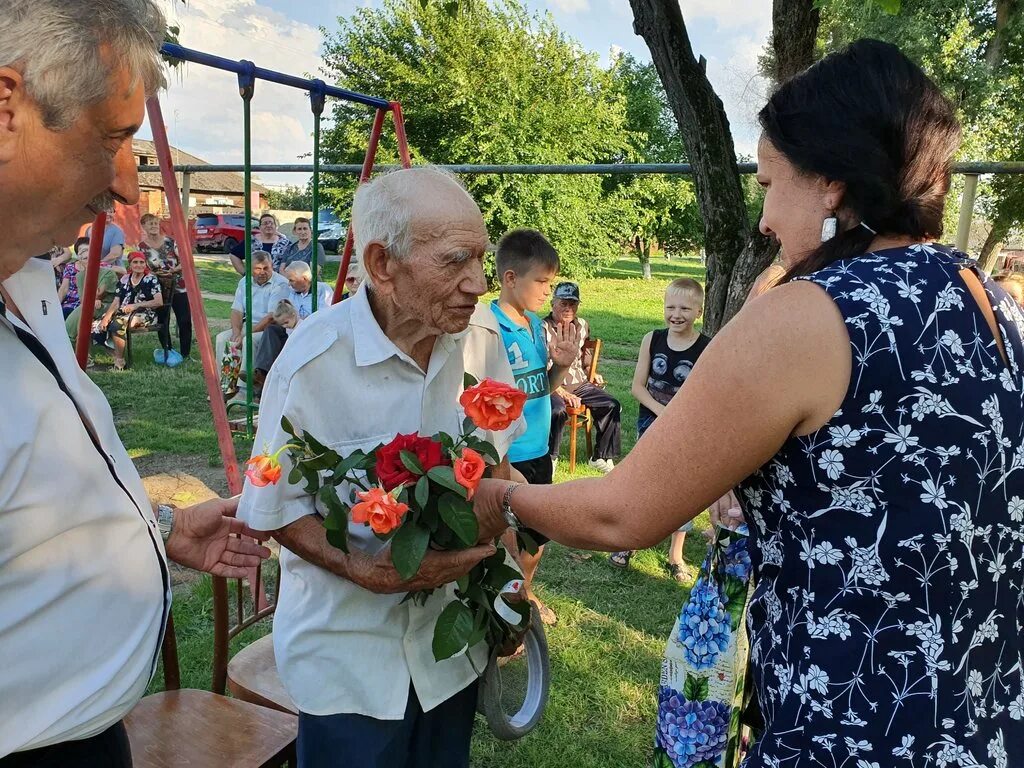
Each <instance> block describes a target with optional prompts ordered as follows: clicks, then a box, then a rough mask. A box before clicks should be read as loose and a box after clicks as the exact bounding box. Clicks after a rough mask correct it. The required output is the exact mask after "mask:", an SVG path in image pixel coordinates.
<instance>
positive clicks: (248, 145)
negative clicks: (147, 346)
mask: <svg viewBox="0 0 1024 768" xmlns="http://www.w3.org/2000/svg"><path fill="white" fill-rule="evenodd" d="M239 63H240V64H241V65H242V66H243V67H244V68H245V69H244V71H243V72H239V73H238V92H239V94H240V95H241V97H242V153H243V154H242V158H243V160H242V162H243V163H244V169H243V171H242V178H243V182H242V188H243V193H244V195H245V203H244V207H245V224H244V226H245V381H246V387H245V426H246V434H247V435H248V436H249V437H252V436H253V418H252V412H253V369H252V365H253V348H252V224H251V222H252V202H251V199H250V197H251V194H252V141H251V139H252V137H251V135H250V124H249V107H250V104H251V102H252V96H253V93H254V92H255V90H256V76H255V70H256V65H255V64H253V63H252V62H251V61H241V62H239Z"/></svg>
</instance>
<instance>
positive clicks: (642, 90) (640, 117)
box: [605, 54, 703, 279]
mask: <svg viewBox="0 0 1024 768" xmlns="http://www.w3.org/2000/svg"><path fill="white" fill-rule="evenodd" d="M612 74H613V77H614V79H615V87H616V89H617V90H618V91H619V92H620V93H621V94H622V97H623V98H624V99H625V103H626V121H627V126H628V128H629V147H628V149H627V152H626V153H625V154H623V155H622V156H620V157H617V158H614V159H615V160H621V161H626V162H640V163H669V162H682V161H683V160H685V152H684V149H683V142H682V138H681V137H680V135H679V128H678V126H677V125H676V124H675V120H674V119H673V117H672V113H671V111H670V110H669V108H668V102H667V100H666V98H665V90H664V88H662V86H661V81H660V80H659V79H658V73H657V71H656V70H655V68H654V65H653V64H645V63H641V62H639V61H637V60H636V59H635V58H633V57H632V56H630V55H628V54H625V55H622V56H619V57H618V58H617V60H616V61H615V62H613V64H612ZM605 186H606V189H609V190H610V191H612V192H613V193H614V194H616V195H618V196H620V198H621V199H622V201H623V204H624V205H625V206H628V211H629V215H628V220H629V222H630V233H629V245H630V247H631V248H632V250H633V252H634V253H635V254H636V256H637V258H638V259H639V261H640V264H641V267H642V269H643V276H644V278H645V279H650V277H651V248H652V246H653V245H654V244H655V243H658V244H660V245H661V246H662V247H663V248H665V249H666V254H670V253H672V252H681V251H684V250H687V249H690V248H694V247H699V246H700V244H701V243H702V241H703V232H702V227H701V224H700V214H699V211H698V210H697V198H696V196H695V195H694V191H693V184H692V182H690V181H689V180H688V179H685V178H683V177H681V176H636V177H633V178H627V177H622V176H611V177H609V178H608V180H607V181H606V184H605Z"/></svg>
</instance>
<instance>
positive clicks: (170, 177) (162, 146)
mask: <svg viewBox="0 0 1024 768" xmlns="http://www.w3.org/2000/svg"><path fill="white" fill-rule="evenodd" d="M146 111H147V113H148V114H149V126H150V128H151V129H152V131H153V145H154V146H155V147H156V156H157V161H158V162H159V164H160V177H161V179H162V180H163V185H164V194H165V195H166V197H167V207H168V208H169V209H170V214H171V231H172V232H173V233H174V240H175V242H176V243H177V246H178V258H179V259H180V260H181V267H182V269H181V274H182V277H183V278H184V279H185V289H186V290H187V292H188V303H189V308H190V309H191V310H192V324H193V326H194V327H195V329H196V343H197V344H198V345H199V355H200V357H201V358H202V361H203V379H204V380H205V382H206V392H207V394H209V396H210V410H211V411H213V426H214V429H215V430H216V432H217V445H218V447H219V448H220V458H221V461H222V462H223V463H224V474H225V475H226V476H227V480H228V491H229V493H230V494H231V495H232V496H234V495H235V494H238V493H241V492H242V477H241V474H240V473H239V471H238V458H237V457H236V455H235V443H234V440H233V439H232V437H231V426H230V425H229V424H228V412H227V408H226V407H225V405H224V396H223V394H222V393H221V390H220V378H219V375H218V364H217V361H216V360H214V357H213V355H214V351H213V341H212V340H211V339H210V328H209V324H208V323H207V320H206V308H205V307H204V306H203V295H202V293H200V290H199V276H198V274H197V273H196V264H195V260H194V259H193V258H192V241H191V240H190V239H189V234H188V223H187V222H186V221H185V211H184V209H183V208H182V207H181V193H180V192H179V191H178V180H177V179H176V178H175V177H174V162H173V160H172V159H171V147H170V144H169V143H168V141H167V129H166V128H165V127H164V118H163V113H162V111H161V109H160V101H159V100H158V99H157V97H156V96H151V97H150V98H149V99H147V100H146ZM91 245H92V244H91V243H90V247H91Z"/></svg>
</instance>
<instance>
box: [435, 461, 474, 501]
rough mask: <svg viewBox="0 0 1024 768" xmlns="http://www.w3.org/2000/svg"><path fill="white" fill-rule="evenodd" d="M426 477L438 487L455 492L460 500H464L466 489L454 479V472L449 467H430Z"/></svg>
mask: <svg viewBox="0 0 1024 768" xmlns="http://www.w3.org/2000/svg"><path fill="white" fill-rule="evenodd" d="M427 477H429V478H430V479H431V480H433V481H434V482H435V483H437V484H438V485H440V486H443V487H445V488H447V489H448V490H450V491H455V493H457V494H458V495H459V496H461V497H462V498H466V489H465V488H463V487H462V486H461V485H459V483H458V481H456V479H455V470H453V469H452V468H451V467H431V468H430V469H429V470H428V471H427Z"/></svg>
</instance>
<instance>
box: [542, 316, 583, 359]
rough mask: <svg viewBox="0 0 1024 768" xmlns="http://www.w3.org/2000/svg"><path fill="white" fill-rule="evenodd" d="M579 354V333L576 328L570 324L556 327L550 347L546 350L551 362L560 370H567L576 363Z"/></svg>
mask: <svg viewBox="0 0 1024 768" xmlns="http://www.w3.org/2000/svg"><path fill="white" fill-rule="evenodd" d="M579 353H580V346H579V331H578V330H577V329H576V326H575V325H573V324H572V323H559V324H558V325H556V326H555V330H554V337H553V339H552V342H551V347H550V348H549V349H548V356H549V357H550V358H551V362H552V363H554V364H555V365H557V366H558V367H560V368H568V367H569V366H570V365H572V364H573V363H574V362H575V361H576V357H577V356H578V355H579Z"/></svg>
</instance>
